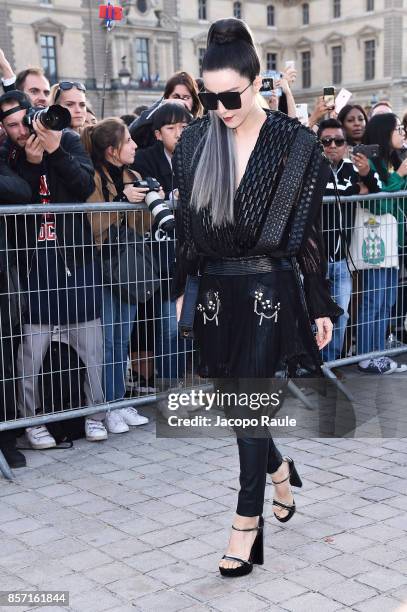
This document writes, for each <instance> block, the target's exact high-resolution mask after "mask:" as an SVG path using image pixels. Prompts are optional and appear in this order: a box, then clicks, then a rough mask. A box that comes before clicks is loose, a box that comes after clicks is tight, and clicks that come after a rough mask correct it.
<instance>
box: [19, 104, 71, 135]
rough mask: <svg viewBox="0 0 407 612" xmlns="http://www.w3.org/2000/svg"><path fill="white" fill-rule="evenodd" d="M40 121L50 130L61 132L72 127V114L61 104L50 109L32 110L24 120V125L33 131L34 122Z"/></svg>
mask: <svg viewBox="0 0 407 612" xmlns="http://www.w3.org/2000/svg"><path fill="white" fill-rule="evenodd" d="M35 119H36V120H37V121H40V122H41V123H42V125H43V126H44V127H46V128H47V129H48V130H55V131H57V132H60V131H61V130H64V129H65V128H67V127H69V126H70V125H71V119H72V118H71V113H70V112H69V110H68V109H67V108H64V107H63V106H61V105H60V104H53V105H52V106H49V107H48V108H30V109H29V110H28V111H27V114H26V116H25V117H24V119H23V123H24V125H26V126H27V127H28V128H30V130H31V131H34V129H33V122H34V120H35Z"/></svg>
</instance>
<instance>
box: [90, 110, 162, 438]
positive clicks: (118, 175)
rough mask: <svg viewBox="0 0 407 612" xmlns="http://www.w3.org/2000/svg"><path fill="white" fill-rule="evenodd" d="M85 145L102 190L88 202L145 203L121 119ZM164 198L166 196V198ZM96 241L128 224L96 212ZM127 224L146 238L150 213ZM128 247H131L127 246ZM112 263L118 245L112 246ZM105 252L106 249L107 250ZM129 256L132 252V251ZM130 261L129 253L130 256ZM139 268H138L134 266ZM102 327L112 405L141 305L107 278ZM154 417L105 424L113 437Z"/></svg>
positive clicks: (120, 390)
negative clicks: (120, 291)
mask: <svg viewBox="0 0 407 612" xmlns="http://www.w3.org/2000/svg"><path fill="white" fill-rule="evenodd" d="M82 142H83V143H84V146H85V149H86V150H87V151H88V153H89V155H90V156H91V158H92V161H93V163H94V166H95V170H96V172H95V182H96V188H95V190H94V192H93V193H92V195H91V196H90V197H89V198H88V202H132V203H134V204H136V203H140V202H144V199H145V196H146V193H147V191H148V189H147V188H145V187H135V186H134V185H133V183H134V182H135V181H137V180H139V179H140V176H139V175H138V174H136V173H135V172H133V171H132V170H129V169H128V166H129V165H130V164H132V163H133V161H134V153H135V151H136V143H135V142H134V141H133V140H132V138H131V136H130V133H129V130H128V129H127V126H126V125H125V124H124V122H123V121H122V120H121V119H117V118H110V119H104V120H103V121H99V123H97V124H96V125H91V126H88V127H86V128H85V129H84V130H83V133H82ZM161 195H162V196H164V194H163V193H162V194H161ZM89 216H90V221H91V224H92V229H93V234H94V238H95V242H96V244H97V245H98V248H99V249H100V250H102V246H103V245H104V243H106V241H107V242H108V243H109V233H110V229H111V227H112V225H120V224H121V223H122V215H121V214H120V213H118V212H117V213H116V212H113V213H109V212H102V213H90V214H89ZM124 217H125V223H126V224H128V225H129V226H130V227H133V228H136V229H138V230H139V234H141V235H142V234H143V233H144V230H143V227H144V226H146V227H148V221H147V219H146V220H145V219H144V217H145V215H144V213H141V212H134V213H125V214H124ZM125 245H126V249H128V247H127V243H125ZM107 248H108V249H109V251H108V253H109V262H111V259H112V254H113V249H114V246H113V245H110V246H108V247H107ZM103 253H105V251H103ZM127 253H128V250H127ZM127 256H128V257H129V255H127ZM133 265H134V264H133ZM102 299H103V304H102V323H103V336H104V376H103V379H104V391H105V398H106V401H108V402H111V401H114V400H121V399H123V398H124V394H125V377H126V368H127V354H128V350H129V340H130V337H131V332H132V328H133V324H134V319H135V316H136V312H137V303H128V302H127V301H125V300H124V299H123V297H122V295H118V294H117V293H116V292H115V287H113V286H112V284H111V283H110V282H109V279H106V278H104V279H103V297H102ZM145 423H148V419H147V418H146V417H144V416H142V415H140V414H138V412H137V410H136V409H135V408H133V407H129V408H122V409H118V410H114V411H112V412H108V413H107V415H106V419H105V424H106V427H107V429H108V431H109V432H110V433H124V432H126V431H129V425H132V426H136V425H144V424H145Z"/></svg>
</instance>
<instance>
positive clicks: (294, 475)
mask: <svg viewBox="0 0 407 612" xmlns="http://www.w3.org/2000/svg"><path fill="white" fill-rule="evenodd" d="M283 461H286V462H287V463H288V470H289V471H288V476H287V478H284V479H283V480H279V481H278V482H276V481H274V480H273V479H271V482H272V483H273V484H275V485H279V484H281V483H282V482H285V481H286V480H288V479H289V480H290V485H292V486H293V487H302V480H301V478H300V477H299V474H298V472H297V470H296V467H295V465H294V461H293V460H292V459H291V457H284V458H283ZM273 506H278V507H279V508H283V509H284V510H288V514H287V516H283V517H281V516H278V515H277V514H276V513H275V512H274V516H275V517H276V519H277V520H278V521H280V523H286V522H287V521H289V520H290V518H292V517H293V516H294V514H295V510H296V508H295V501H293V503H292V505H290V504H283V502H279V501H277V500H276V499H273Z"/></svg>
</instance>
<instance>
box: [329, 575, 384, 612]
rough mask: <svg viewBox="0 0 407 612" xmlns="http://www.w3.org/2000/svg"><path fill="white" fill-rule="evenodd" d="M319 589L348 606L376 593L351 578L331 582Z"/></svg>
mask: <svg viewBox="0 0 407 612" xmlns="http://www.w3.org/2000/svg"><path fill="white" fill-rule="evenodd" d="M320 591H321V592H322V594H323V595H326V596H327V597H329V598H330V599H333V600H335V601H339V602H340V603H342V604H345V605H346V606H348V607H350V606H353V605H354V604H356V603H358V602H361V601H364V600H365V599H368V598H369V597H374V596H375V595H377V591H376V590H375V589H372V588H370V587H368V586H365V585H363V584H360V583H358V582H354V581H352V580H347V581H346V582H339V583H337V584H331V585H329V586H328V587H325V588H322V589H320Z"/></svg>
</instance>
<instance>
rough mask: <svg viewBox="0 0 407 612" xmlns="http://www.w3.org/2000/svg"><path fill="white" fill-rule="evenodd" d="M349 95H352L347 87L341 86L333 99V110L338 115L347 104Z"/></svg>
mask: <svg viewBox="0 0 407 612" xmlns="http://www.w3.org/2000/svg"><path fill="white" fill-rule="evenodd" d="M351 97H352V94H351V92H350V91H348V90H347V89H344V88H342V89H341V90H340V92H339V93H338V95H337V96H336V100H335V112H336V113H338V115H339V113H340V112H341V110H342V109H343V107H344V106H346V105H347V103H348V102H349V100H350V99H351Z"/></svg>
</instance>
